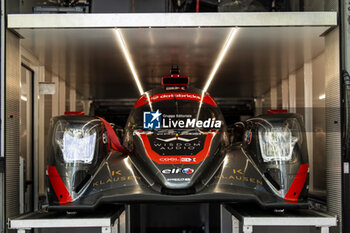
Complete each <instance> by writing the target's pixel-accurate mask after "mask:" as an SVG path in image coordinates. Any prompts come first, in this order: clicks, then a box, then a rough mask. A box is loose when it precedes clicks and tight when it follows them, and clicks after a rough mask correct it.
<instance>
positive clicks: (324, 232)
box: [321, 227, 329, 233]
mask: <svg viewBox="0 0 350 233" xmlns="http://www.w3.org/2000/svg"><path fill="white" fill-rule="evenodd" d="M321 233H329V227H321Z"/></svg>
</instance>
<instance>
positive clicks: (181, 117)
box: [143, 110, 222, 129]
mask: <svg viewBox="0 0 350 233" xmlns="http://www.w3.org/2000/svg"><path fill="white" fill-rule="evenodd" d="M221 125H222V121H220V120H216V119H213V118H208V119H206V120H201V119H196V118H194V117H193V116H192V115H185V114H174V115H165V114H164V115H162V113H161V112H159V110H157V111H156V112H143V128H144V129H173V128H177V129H190V128H207V129H214V128H216V129H219V128H221Z"/></svg>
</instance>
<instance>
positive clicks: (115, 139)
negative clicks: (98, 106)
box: [97, 117, 129, 153]
mask: <svg viewBox="0 0 350 233" xmlns="http://www.w3.org/2000/svg"><path fill="white" fill-rule="evenodd" d="M97 118H98V119H100V120H101V121H102V123H103V125H104V126H105V127H106V130H107V133H108V138H109V139H110V140H108V142H109V141H110V142H111V144H110V145H111V146H112V148H113V150H115V151H120V152H122V153H127V152H129V150H128V149H127V148H125V147H123V146H122V144H121V143H120V141H119V139H118V136H117V135H116V133H115V131H114V130H113V128H112V126H111V124H109V123H108V121H106V120H105V119H103V118H102V117H97ZM108 145H109V144H108Z"/></svg>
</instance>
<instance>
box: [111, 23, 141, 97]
mask: <svg viewBox="0 0 350 233" xmlns="http://www.w3.org/2000/svg"><path fill="white" fill-rule="evenodd" d="M115 34H116V35H117V37H118V40H119V44H120V46H121V47H122V50H123V53H124V56H125V58H126V61H127V62H128V65H129V68H130V70H131V73H132V76H133V77H134V80H135V82H136V85H137V88H138V89H139V92H140V95H143V94H144V91H143V88H142V85H141V82H140V79H139V77H138V75H137V73H136V70H135V67H134V63H133V62H132V60H131V56H130V53H129V51H128V48H127V46H126V44H125V42H124V38H123V36H122V34H121V32H120V29H115Z"/></svg>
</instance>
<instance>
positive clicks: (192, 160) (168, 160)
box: [159, 157, 196, 164]
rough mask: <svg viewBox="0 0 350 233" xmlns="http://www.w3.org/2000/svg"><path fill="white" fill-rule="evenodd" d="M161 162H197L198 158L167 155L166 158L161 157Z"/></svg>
mask: <svg viewBox="0 0 350 233" xmlns="http://www.w3.org/2000/svg"><path fill="white" fill-rule="evenodd" d="M159 161H160V162H165V163H167V162H170V163H174V164H185V163H196V158H178V157H172V158H169V157H166V158H160V159H159Z"/></svg>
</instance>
